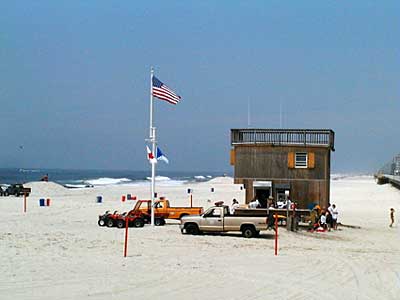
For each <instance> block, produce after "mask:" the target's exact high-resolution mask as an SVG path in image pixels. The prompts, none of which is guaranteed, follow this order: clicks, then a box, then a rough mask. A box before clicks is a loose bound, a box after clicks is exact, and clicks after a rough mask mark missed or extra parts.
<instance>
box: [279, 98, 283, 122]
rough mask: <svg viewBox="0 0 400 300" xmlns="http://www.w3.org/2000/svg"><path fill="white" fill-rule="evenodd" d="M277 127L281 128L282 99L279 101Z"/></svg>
mask: <svg viewBox="0 0 400 300" xmlns="http://www.w3.org/2000/svg"><path fill="white" fill-rule="evenodd" d="M279 128H280V129H282V100H281V101H280V103H279Z"/></svg>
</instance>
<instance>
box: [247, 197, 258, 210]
mask: <svg viewBox="0 0 400 300" xmlns="http://www.w3.org/2000/svg"><path fill="white" fill-rule="evenodd" d="M258 207H260V202H259V201H258V199H255V200H253V201H251V202H250V203H249V208H258Z"/></svg>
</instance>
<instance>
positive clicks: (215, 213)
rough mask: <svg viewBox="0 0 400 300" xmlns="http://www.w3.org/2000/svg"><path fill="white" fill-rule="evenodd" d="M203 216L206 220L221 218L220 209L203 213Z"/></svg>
mask: <svg viewBox="0 0 400 300" xmlns="http://www.w3.org/2000/svg"><path fill="white" fill-rule="evenodd" d="M205 216H206V217H208V218H219V217H221V209H220V208H214V209H211V210H209V211H207V212H206V213H205Z"/></svg>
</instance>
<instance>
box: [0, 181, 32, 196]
mask: <svg viewBox="0 0 400 300" xmlns="http://www.w3.org/2000/svg"><path fill="white" fill-rule="evenodd" d="M30 192H31V189H30V188H25V187H24V186H23V185H22V184H21V183H16V184H12V185H10V186H9V187H7V189H6V190H5V191H4V196H9V195H14V196H17V197H19V196H23V195H24V194H25V195H26V196H29V193H30Z"/></svg>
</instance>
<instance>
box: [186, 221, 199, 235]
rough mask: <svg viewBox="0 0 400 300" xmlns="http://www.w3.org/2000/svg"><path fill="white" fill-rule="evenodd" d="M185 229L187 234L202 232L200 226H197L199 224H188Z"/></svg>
mask: <svg viewBox="0 0 400 300" xmlns="http://www.w3.org/2000/svg"><path fill="white" fill-rule="evenodd" d="M185 229H186V233H187V234H191V235H198V234H199V233H200V230H199V226H197V224H192V223H190V224H187V225H186V226H185Z"/></svg>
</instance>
